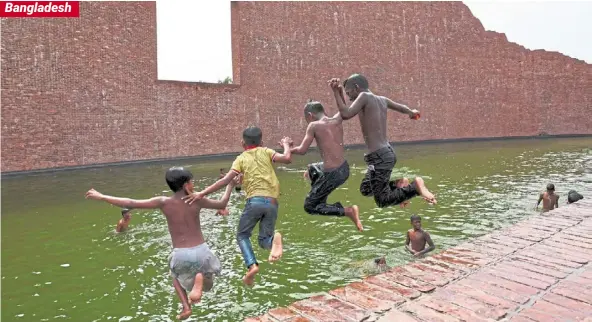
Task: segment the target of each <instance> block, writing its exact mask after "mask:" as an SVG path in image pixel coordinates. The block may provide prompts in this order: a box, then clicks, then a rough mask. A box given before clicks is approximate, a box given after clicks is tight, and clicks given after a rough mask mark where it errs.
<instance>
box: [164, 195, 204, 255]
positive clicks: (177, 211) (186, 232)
mask: <svg viewBox="0 0 592 322" xmlns="http://www.w3.org/2000/svg"><path fill="white" fill-rule="evenodd" d="M162 198H163V200H162V207H161V209H162V212H163V214H164V216H165V217H166V220H167V225H168V228H169V233H170V234H171V239H172V242H173V247H174V248H189V247H194V246H197V245H200V244H202V243H203V242H204V238H203V234H202V232H201V222H200V219H199V212H200V210H201V206H200V204H201V202H200V201H198V202H195V203H193V204H191V205H188V204H187V203H185V201H184V200H182V199H181V198H179V197H175V196H173V197H162Z"/></svg>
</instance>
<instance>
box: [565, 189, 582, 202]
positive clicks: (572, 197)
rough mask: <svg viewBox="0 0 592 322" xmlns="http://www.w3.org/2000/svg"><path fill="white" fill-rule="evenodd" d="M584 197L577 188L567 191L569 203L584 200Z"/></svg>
mask: <svg viewBox="0 0 592 322" xmlns="http://www.w3.org/2000/svg"><path fill="white" fill-rule="evenodd" d="M582 199H584V196H582V195H581V194H579V193H578V192H577V191H575V190H570V191H569V192H568V193H567V203H574V202H576V201H578V200H582Z"/></svg>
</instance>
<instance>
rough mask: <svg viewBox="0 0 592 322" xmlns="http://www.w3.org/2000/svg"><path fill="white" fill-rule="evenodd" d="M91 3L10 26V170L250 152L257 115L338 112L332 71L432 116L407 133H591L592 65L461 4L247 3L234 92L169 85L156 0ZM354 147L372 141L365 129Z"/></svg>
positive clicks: (397, 125) (238, 22)
mask: <svg viewBox="0 0 592 322" xmlns="http://www.w3.org/2000/svg"><path fill="white" fill-rule="evenodd" d="M80 12H81V16H80V18H79V19H2V21H1V24H2V25H1V27H2V36H1V37H2V38H1V45H2V46H1V47H2V52H1V56H2V67H1V74H2V84H1V89H2V98H1V104H2V120H1V121H2V132H1V137H2V138H1V141H2V142H1V145H2V151H1V152H2V156H3V158H2V171H4V172H6V171H20V170H31V169H42V168H52V167H64V166H75V165H88V164H97V163H106V162H118V161H131V160H142V159H156V158H170V157H180V156H193V155H204V154H215V153H225V152H236V151H239V150H240V133H241V130H242V129H243V128H244V127H245V126H246V125H248V124H257V125H259V126H260V127H262V129H263V131H264V135H265V138H266V141H267V142H277V141H278V140H279V138H280V137H281V136H284V135H289V136H292V137H293V138H294V139H295V140H299V139H301V138H302V136H303V135H304V124H303V120H302V111H301V107H302V105H303V103H304V102H305V100H307V99H308V98H311V97H312V98H315V99H319V100H321V101H322V102H324V103H326V105H328V106H331V105H332V104H333V103H332V101H333V98H332V96H331V94H330V92H329V90H328V88H327V85H326V80H327V79H328V78H330V77H333V76H336V77H345V76H347V75H349V74H351V73H354V72H361V73H363V74H366V75H367V76H368V77H369V80H370V84H371V87H372V89H373V90H374V91H375V92H376V93H380V94H385V95H388V96H390V97H392V98H394V99H395V100H399V101H401V102H403V103H407V104H409V105H411V106H417V107H419V109H420V110H421V111H422V119H421V120H420V121H418V122H411V121H409V119H406V118H405V117H402V116H400V115H395V114H394V113H392V114H391V115H390V117H389V124H390V128H391V129H396V130H393V131H391V132H390V139H392V140H393V141H403V140H408V141H414V140H424V139H455V138H468V137H500V136H536V135H539V134H575V133H581V134H592V127H590V124H591V123H592V114H591V113H588V111H589V106H590V105H591V104H592V92H591V91H590V90H589V89H590V87H592V78H591V77H590V73H591V71H592V67H591V66H590V65H589V64H586V63H585V62H583V61H579V60H576V59H572V58H569V57H566V56H564V55H561V54H559V53H555V52H545V51H542V50H536V51H530V50H526V49H525V48H524V47H522V46H519V45H516V44H514V43H510V42H508V41H507V39H506V37H505V36H504V35H503V34H499V33H495V32H488V31H485V30H484V28H483V26H482V25H481V23H480V22H479V21H478V19H476V18H475V17H474V16H473V15H472V14H471V12H470V10H469V9H468V8H467V7H466V6H465V5H464V4H462V3H461V2H435V3H430V2H366V3H358V2H239V3H233V4H232V18H231V21H232V36H231V38H232V41H233V43H232V51H233V78H234V81H235V83H237V85H232V86H225V85H212V84H198V83H184V82H170V81H158V80H157V69H156V58H157V57H156V26H155V24H156V19H155V17H156V10H155V3H154V2H83V3H81V10H80ZM294 30H296V31H294ZM368 40H371V41H368ZM557 106H561V107H562V112H561V113H557V109H556V107H557ZM459 115H462V117H458V116H459ZM508 115H519V116H520V117H508ZM294 120H300V121H296V122H294ZM466 120H471V122H466ZM220 124H223V126H221V125H220ZM345 140H346V143H361V142H362V137H361V135H360V129H359V124H358V123H357V122H354V121H352V122H346V124H345ZM566 217H567V216H566ZM526 236H527V237H526V238H528V235H526Z"/></svg>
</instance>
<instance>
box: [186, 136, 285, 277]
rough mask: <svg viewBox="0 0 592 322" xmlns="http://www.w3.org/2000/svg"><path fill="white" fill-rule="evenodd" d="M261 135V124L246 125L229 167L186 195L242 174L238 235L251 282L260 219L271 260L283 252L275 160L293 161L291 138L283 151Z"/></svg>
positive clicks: (198, 194) (263, 245) (192, 197)
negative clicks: (240, 147)
mask: <svg viewBox="0 0 592 322" xmlns="http://www.w3.org/2000/svg"><path fill="white" fill-rule="evenodd" d="M262 138H263V133H262V132H261V129H260V128H258V127H254V126H251V127H248V128H246V129H245V130H244V131H243V142H242V145H243V148H244V149H245V151H244V152H243V153H241V154H240V155H239V156H238V157H236V159H235V160H234V162H233V163H232V168H231V169H230V171H228V173H227V174H226V175H225V176H224V177H223V178H221V179H219V180H218V181H217V182H216V183H214V184H213V185H211V186H209V187H207V188H206V189H204V190H202V191H200V192H195V193H193V194H191V195H189V196H187V197H185V199H186V202H188V203H189V204H191V203H193V202H194V201H196V200H199V199H201V198H203V197H205V196H207V195H209V194H211V193H213V192H216V191H218V190H220V189H222V188H223V187H225V186H227V185H228V184H229V183H230V182H231V181H232V180H233V179H234V178H235V177H236V176H238V175H242V185H243V188H244V190H245V191H246V197H247V200H246V203H245V209H244V210H243V213H242V215H241V218H240V221H239V225H238V232H237V238H236V239H237V241H238V246H239V247H240V250H241V253H242V254H243V259H244V261H245V265H246V266H247V269H248V271H247V273H246V274H245V276H244V277H243V282H244V283H245V284H246V285H248V286H252V285H253V284H254V282H255V275H256V274H257V273H258V272H259V263H258V262H257V260H256V259H255V254H254V253H253V247H252V246H251V240H250V237H251V233H252V232H253V229H254V228H255V226H256V225H257V223H259V246H260V247H261V248H264V249H271V253H270V255H269V261H270V262H274V261H276V260H278V259H280V257H281V256H282V252H283V250H282V235H281V234H280V233H279V232H276V231H275V223H276V220H277V215H278V200H277V199H278V197H279V196H280V184H279V181H278V179H277V176H276V174H275V169H274V167H273V163H274V162H277V163H285V164H289V163H290V162H291V161H292V160H291V158H292V154H291V152H290V145H291V144H292V140H291V139H290V138H288V137H285V138H283V139H282V140H281V142H280V144H281V145H282V146H283V148H284V153H282V154H280V153H277V152H275V151H274V150H272V149H269V148H266V147H262V146H261V144H262Z"/></svg>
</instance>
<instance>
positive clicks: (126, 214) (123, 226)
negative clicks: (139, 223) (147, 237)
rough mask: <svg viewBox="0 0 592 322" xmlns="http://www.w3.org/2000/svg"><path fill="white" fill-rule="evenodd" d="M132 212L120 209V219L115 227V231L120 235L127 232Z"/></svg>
mask: <svg viewBox="0 0 592 322" xmlns="http://www.w3.org/2000/svg"><path fill="white" fill-rule="evenodd" d="M131 212H132V210H131V209H127V208H123V209H121V217H123V218H121V219H119V221H118V222H117V227H115V231H116V232H118V233H121V232H123V231H126V230H127V226H128V225H129V223H130V221H131V220H132V213H131Z"/></svg>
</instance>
